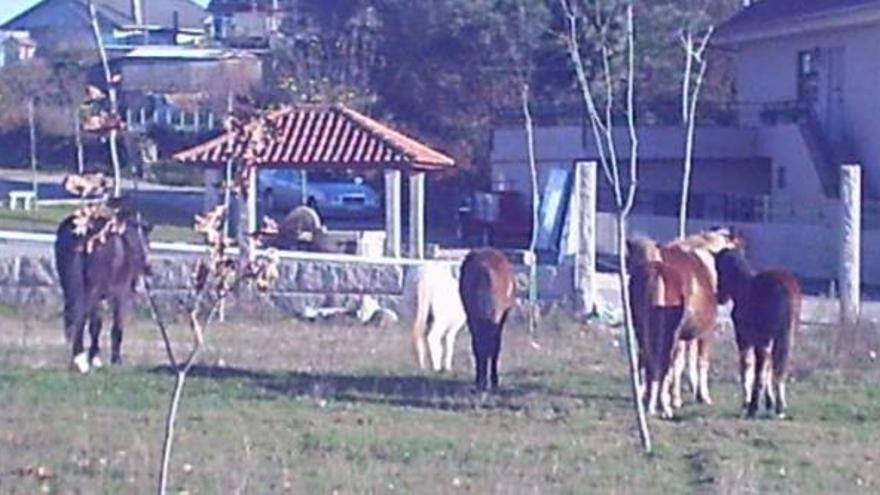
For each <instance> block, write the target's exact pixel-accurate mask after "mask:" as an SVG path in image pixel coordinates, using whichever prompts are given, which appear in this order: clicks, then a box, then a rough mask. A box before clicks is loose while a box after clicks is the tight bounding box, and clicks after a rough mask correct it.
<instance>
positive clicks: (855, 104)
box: [491, 0, 880, 284]
mask: <svg viewBox="0 0 880 495" xmlns="http://www.w3.org/2000/svg"><path fill="white" fill-rule="evenodd" d="M878 44H880V1H876V0H835V1H831V0H809V1H807V0H762V1H759V2H753V3H752V4H751V5H750V6H748V7H745V8H744V9H743V10H741V11H740V12H739V13H738V14H737V15H735V16H734V17H733V18H732V19H730V20H729V21H728V22H726V23H725V24H723V25H722V26H720V28H719V29H718V32H717V33H716V36H715V38H714V45H713V49H714V50H716V55H715V56H716V57H718V56H723V53H721V52H726V53H727V54H729V55H731V56H732V57H733V60H734V64H735V68H736V90H737V93H736V94H737V100H738V101H737V106H736V107H737V113H738V115H737V119H736V122H737V123H736V124H735V125H732V126H728V127H716V126H701V127H699V128H698V130H697V136H696V149H695V164H694V181H693V184H692V189H691V203H692V204H691V218H692V220H691V221H690V223H689V226H690V227H691V228H692V229H699V228H704V227H707V226H710V225H713V224H716V225H717V224H719V223H725V224H734V225H737V226H739V227H740V228H742V229H743V230H744V231H745V232H746V233H747V235H748V236H749V237H751V240H752V242H751V245H752V252H753V253H754V255H755V257H756V258H757V259H758V260H759V264H763V265H782V266H789V267H792V268H793V269H795V270H796V271H797V272H799V273H800V274H801V275H802V276H804V277H806V278H813V279H830V278H833V277H834V275H835V271H836V269H837V259H836V256H835V254H834V253H835V252H836V244H835V239H836V236H837V229H838V218H839V213H838V212H839V207H840V205H839V202H838V200H837V196H838V182H839V173H840V172H839V170H840V165H841V164H843V163H848V162H849V163H859V164H861V165H862V167H863V174H864V182H865V196H866V199H867V200H868V201H866V203H865V209H864V212H863V218H864V220H863V225H864V232H863V242H864V245H869V244H870V243H871V242H876V241H880V231H878V230H875V229H877V228H880V222H878V216H877V211H878V208H877V207H876V203H873V202H872V201H871V200H873V199H874V198H876V197H877V196H878V195H880V140H878V139H876V138H875V137H874V133H875V132H876V131H877V130H878V129H880V92H878V91H877V89H876V88H877V84H876V80H877V77H878V76H877V75H878V74H880V58H878V57H877V56H876V50H877V46H878ZM620 132H621V140H622V141H621V142H625V141H623V139H624V132H625V131H624V130H621V131H620ZM536 139H537V143H536V145H537V149H536V153H537V160H538V164H539V170H540V171H541V172H540V174H539V175H540V176H541V181H540V182H541V188H542V190H543V188H544V187H545V185H546V182H545V178H546V177H547V176H548V175H549V173H550V171H551V170H553V169H554V168H563V169H571V166H572V164H573V163H574V162H575V161H577V160H590V159H595V158H596V156H597V151H596V149H595V145H594V143H593V142H592V138H591V133H590V132H589V129H588V128H586V127H584V126H577V125H575V126H568V127H566V126H554V127H542V128H539V129H537V130H536ZM639 140H640V179H639V190H640V192H639V195H638V199H637V204H636V210H635V216H634V217H633V221H632V226H633V229H634V230H637V231H640V232H643V233H646V234H650V235H654V236H657V237H660V238H666V237H671V236H673V235H674V233H675V232H676V218H675V216H676V214H677V204H675V203H676V202H677V196H678V194H679V191H680V183H681V169H682V165H681V164H682V160H683V148H684V144H683V143H684V136H683V133H682V130H681V129H680V128H678V127H643V128H640V129H639ZM621 149H623V150H625V151H628V146H621ZM491 162H492V181H493V187H494V188H496V189H513V190H516V191H521V192H522V193H523V194H522V197H523V198H524V201H525V202H526V203H529V199H528V198H529V197H530V196H529V195H530V186H529V175H528V167H527V165H526V149H525V135H524V132H523V130H522V127H521V126H509V127H506V128H498V129H496V130H495V132H494V134H493V149H492V155H491ZM600 182H604V181H600ZM600 188H601V185H600ZM602 195H603V193H602V191H600V204H599V208H600V211H602V210H605V211H610V205H606V206H605V208H603V204H602V201H601V196H602ZM606 195H607V193H606ZM598 232H599V248H600V252H601V251H606V252H610V250H611V249H612V247H613V238H614V235H615V234H614V232H613V226H612V222H611V221H610V218H605V217H603V215H601V214H600V219H599V226H598ZM563 244H565V243H563ZM562 251H563V254H564V253H565V252H566V247H565V246H564V245H563V248H562ZM863 277H864V280H865V281H866V282H868V283H872V284H880V255H878V256H874V255H873V254H872V253H871V252H870V250H866V252H864V260H863Z"/></svg>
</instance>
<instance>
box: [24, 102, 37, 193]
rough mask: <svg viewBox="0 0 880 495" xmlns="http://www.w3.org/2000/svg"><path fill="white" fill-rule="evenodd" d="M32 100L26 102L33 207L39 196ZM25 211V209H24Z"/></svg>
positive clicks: (35, 128) (35, 132)
mask: <svg viewBox="0 0 880 495" xmlns="http://www.w3.org/2000/svg"><path fill="white" fill-rule="evenodd" d="M34 105H35V103H34V99H33V98H31V99H29V100H28V102H27V109H28V129H29V130H30V151H31V180H32V184H31V187H33V191H34V205H36V204H37V199H38V198H39V197H40V196H39V184H38V179H37V123H36V119H35V113H36V110H35V109H34ZM25 209H27V208H25Z"/></svg>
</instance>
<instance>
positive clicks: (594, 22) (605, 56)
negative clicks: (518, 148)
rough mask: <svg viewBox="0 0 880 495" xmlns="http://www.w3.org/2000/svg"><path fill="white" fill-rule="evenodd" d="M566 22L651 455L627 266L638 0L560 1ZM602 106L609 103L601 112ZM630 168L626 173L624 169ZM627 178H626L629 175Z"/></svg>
mask: <svg viewBox="0 0 880 495" xmlns="http://www.w3.org/2000/svg"><path fill="white" fill-rule="evenodd" d="M560 3H561V5H562V9H563V12H564V14H565V20H566V28H567V30H566V34H565V43H566V47H567V49H568V54H569V58H570V59H571V62H572V65H573V66H574V69H575V75H576V76H577V81H578V86H579V87H580V90H581V96H582V98H583V101H584V105H585V107H586V110H587V118H588V119H589V121H590V128H591V130H592V134H593V139H594V140H595V142H596V148H597V150H598V155H599V156H598V158H599V163H600V165H601V167H602V171H603V173H604V175H605V179H606V180H607V181H608V183H609V185H610V186H611V189H612V192H613V196H614V205H615V209H616V215H615V218H616V224H617V255H618V258H617V261H618V264H619V270H618V282H619V285H620V294H621V303H622V309H623V323H624V331H625V335H626V349H627V357H628V360H629V371H630V384H631V389H632V400H633V409H634V411H635V416H636V423H637V425H638V430H639V437H640V440H641V443H642V447H643V449H644V450H645V452H651V435H650V432H649V430H648V422H647V419H646V417H645V408H644V404H643V403H642V400H641V389H642V387H641V383H640V377H639V372H638V354H637V345H638V344H637V342H636V336H635V328H634V326H633V319H632V307H631V306H632V305H631V303H630V294H629V284H628V279H629V274H628V272H627V265H626V232H627V222H628V218H629V214H630V212H631V211H632V208H633V204H634V202H635V195H636V185H637V180H638V147H639V140H638V134H637V132H636V125H635V118H636V116H635V111H636V109H635V26H634V22H633V9H634V5H633V4H634V0H624V1H621V2H620V3H619V4H618V5H608V3H607V2H602V1H601V0H596V1H593V2H585V1H579V0H560ZM615 10H618V11H619V10H622V11H623V12H622V14H623V16H624V18H625V26H624V27H623V29H624V33H623V38H624V39H623V45H624V46H623V48H622V50H621V53H620V54H619V55H620V58H622V59H623V68H622V69H621V70H622V71H623V72H624V75H623V79H624V80H625V83H624V84H625V88H624V92H625V103H624V112H625V114H626V122H627V126H626V127H627V140H628V142H629V146H630V149H629V161H628V162H629V163H628V165H627V164H625V163H622V162H623V160H622V159H621V158H620V156H619V153H618V148H617V146H618V143H617V141H615V136H614V112H615V96H616V93H617V88H616V85H615V81H616V80H617V79H616V78H615V73H614V72H615V71H614V70H613V69H612V57H613V56H614V55H615V54H614V53H612V51H613V50H614V47H613V46H612V36H613V35H612V33H611V30H612V24H613V18H612V14H613V13H614V11H615ZM587 34H589V35H590V38H591V39H595V40H596V43H597V50H598V56H599V59H600V63H599V65H600V67H601V75H600V77H599V79H600V80H599V81H598V84H597V86H598V87H600V88H601V89H603V90H604V91H603V94H602V95H601V100H600V99H599V98H597V97H596V95H595V94H594V93H595V92H596V90H594V85H593V84H592V81H591V80H590V78H589V76H588V74H587V68H586V63H585V60H584V59H585V55H584V53H583V51H582V48H581V39H582V37H585V35H587ZM600 103H601V104H603V106H602V109H600ZM624 166H626V169H625V170H622V169H623V167H624ZM624 174H626V175H624Z"/></svg>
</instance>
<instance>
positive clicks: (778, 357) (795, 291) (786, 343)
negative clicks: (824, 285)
mask: <svg viewBox="0 0 880 495" xmlns="http://www.w3.org/2000/svg"><path fill="white" fill-rule="evenodd" d="M774 275H775V276H776V281H777V283H778V284H779V289H778V290H779V291H780V292H781V293H782V294H783V297H784V299H785V304H783V305H782V308H781V309H782V312H783V313H784V314H783V315H782V318H781V321H780V324H781V326H782V328H779V329H778V330H777V331H778V332H779V334H778V336H777V338H776V340H775V342H774V343H773V374H774V375H775V376H776V377H777V378H778V379H782V380H784V379H785V375H786V373H787V371H788V359H789V355H790V354H791V347H792V345H794V334H795V332H796V331H797V329H798V327H799V326H800V312H801V311H800V310H801V290H800V284H798V282H797V280H796V279H795V278H794V276H792V275H791V274H790V273H788V272H781V271H780V272H776V273H774Z"/></svg>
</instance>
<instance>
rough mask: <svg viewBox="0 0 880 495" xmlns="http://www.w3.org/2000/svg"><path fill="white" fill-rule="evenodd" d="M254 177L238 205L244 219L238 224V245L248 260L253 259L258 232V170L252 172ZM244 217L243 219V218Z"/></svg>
mask: <svg viewBox="0 0 880 495" xmlns="http://www.w3.org/2000/svg"><path fill="white" fill-rule="evenodd" d="M251 174H252V176H251V177H250V178H249V180H248V181H247V191H245V194H244V196H245V197H243V198H242V197H241V194H239V198H238V205H239V208H241V211H242V213H243V215H241V214H240V215H239V218H241V219H242V221H241V222H239V224H238V236H237V237H238V245H239V246H240V247H241V248H242V250H241V254H242V256H244V257H247V258H248V259H252V258H253V254H254V245H255V243H254V238H253V237H252V234H253V233H255V232H256V231H257V225H258V220H257V215H258V212H257V176H258V175H259V171H258V169H255V170H253V171H252V172H251ZM242 216H243V218H242Z"/></svg>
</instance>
